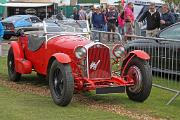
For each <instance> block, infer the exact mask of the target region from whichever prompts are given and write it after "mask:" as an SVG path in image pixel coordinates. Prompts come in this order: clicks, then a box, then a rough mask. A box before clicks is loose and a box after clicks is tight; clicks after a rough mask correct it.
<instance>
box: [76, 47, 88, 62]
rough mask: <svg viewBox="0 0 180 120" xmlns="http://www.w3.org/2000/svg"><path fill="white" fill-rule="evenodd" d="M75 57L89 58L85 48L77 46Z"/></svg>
mask: <svg viewBox="0 0 180 120" xmlns="http://www.w3.org/2000/svg"><path fill="white" fill-rule="evenodd" d="M74 55H75V57H76V58H77V59H83V58H86V56H87V50H86V48H85V47H83V46H77V47H76V48H75V49H74Z"/></svg>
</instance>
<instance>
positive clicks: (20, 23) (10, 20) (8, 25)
mask: <svg viewBox="0 0 180 120" xmlns="http://www.w3.org/2000/svg"><path fill="white" fill-rule="evenodd" d="M35 24H36V25H38V24H42V21H41V20H40V19H39V18H38V17H37V16H34V15H14V16H10V17H7V18H5V19H4V20H2V21H0V37H3V38H4V39H10V38H11V36H12V35H14V34H15V33H16V32H17V31H18V30H19V29H21V28H23V27H32V26H33V25H35Z"/></svg>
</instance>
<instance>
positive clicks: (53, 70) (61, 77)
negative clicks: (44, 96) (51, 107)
mask: <svg viewBox="0 0 180 120" xmlns="http://www.w3.org/2000/svg"><path fill="white" fill-rule="evenodd" d="M48 79H49V87H50V91H51V96H52V99H53V101H54V103H55V104H57V105H59V106H67V105H68V104H69V103H70V102H71V99H72V97H73V92H74V79H73V76H72V71H71V67H70V65H69V64H61V63H59V62H58V61H56V60H55V61H54V62H53V63H52V65H51V67H50V71H49V75H48Z"/></svg>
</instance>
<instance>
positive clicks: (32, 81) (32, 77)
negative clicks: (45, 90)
mask: <svg viewBox="0 0 180 120" xmlns="http://www.w3.org/2000/svg"><path fill="white" fill-rule="evenodd" d="M17 84H28V85H34V86H37V87H43V86H46V87H48V84H49V83H48V81H47V80H46V79H45V78H42V77H40V76H37V75H36V73H32V74H29V75H23V76H22V77H21V80H20V81H19V82H17Z"/></svg>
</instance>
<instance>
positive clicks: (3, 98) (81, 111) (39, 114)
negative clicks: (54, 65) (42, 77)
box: [0, 86, 129, 120]
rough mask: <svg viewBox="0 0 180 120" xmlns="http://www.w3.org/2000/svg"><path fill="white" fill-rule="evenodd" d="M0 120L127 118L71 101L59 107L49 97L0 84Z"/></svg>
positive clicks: (116, 119)
mask: <svg viewBox="0 0 180 120" xmlns="http://www.w3.org/2000/svg"><path fill="white" fill-rule="evenodd" d="M0 119H1V120H129V118H127V117H122V116H119V115H117V114H113V113H109V112H104V111H102V110H97V109H96V110H93V109H90V108H88V107H87V106H85V105H83V104H80V103H77V102H72V103H71V104H70V105H69V106H67V107H59V106H57V105H55V104H54V103H53V102H52V99H51V98H50V97H41V96H38V95H33V94H29V93H28V94H25V93H17V92H15V91H12V90H9V89H8V88H4V87H2V86H0Z"/></svg>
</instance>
